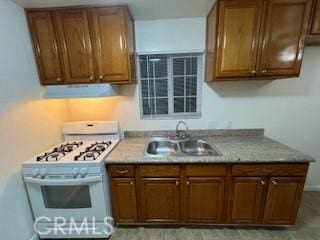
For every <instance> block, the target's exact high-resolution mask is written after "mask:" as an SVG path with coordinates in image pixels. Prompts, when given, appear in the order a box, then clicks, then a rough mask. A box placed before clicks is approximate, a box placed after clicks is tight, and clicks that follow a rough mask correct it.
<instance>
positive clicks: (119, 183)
mask: <svg viewBox="0 0 320 240" xmlns="http://www.w3.org/2000/svg"><path fill="white" fill-rule="evenodd" d="M111 191H112V202H113V203H116V204H113V213H114V218H115V221H116V222H117V223H134V222H137V221H138V214H137V200H136V186H135V182H134V179H132V178H112V179H111Z"/></svg>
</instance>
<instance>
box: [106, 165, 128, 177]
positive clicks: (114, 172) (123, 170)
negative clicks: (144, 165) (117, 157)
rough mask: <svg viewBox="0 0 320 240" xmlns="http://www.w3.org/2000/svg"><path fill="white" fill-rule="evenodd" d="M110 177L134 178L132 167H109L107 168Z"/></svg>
mask: <svg viewBox="0 0 320 240" xmlns="http://www.w3.org/2000/svg"><path fill="white" fill-rule="evenodd" d="M109 173H110V175H111V177H134V167H133V165H111V166H110V167H109Z"/></svg>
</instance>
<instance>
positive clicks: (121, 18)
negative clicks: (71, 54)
mask: <svg viewBox="0 0 320 240" xmlns="http://www.w3.org/2000/svg"><path fill="white" fill-rule="evenodd" d="M92 16H93V30H94V36H95V37H94V48H95V53H96V60H97V69H98V75H99V81H100V82H128V81H131V77H132V76H131V66H130V54H129V51H130V49H129V48H130V46H129V44H130V42H129V38H128V35H129V32H128V31H127V28H128V27H127V21H126V20H127V19H130V16H129V14H128V11H127V9H126V8H121V7H114V8H96V9H94V10H93V11H92ZM129 24H130V23H129Z"/></svg>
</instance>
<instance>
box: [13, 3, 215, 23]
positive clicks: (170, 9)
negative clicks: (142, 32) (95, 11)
mask: <svg viewBox="0 0 320 240" xmlns="http://www.w3.org/2000/svg"><path fill="white" fill-rule="evenodd" d="M12 1H14V2H16V3H18V4H19V5H20V6H22V7H24V8H39V7H62V6H77V5H94V4H106V5H117V4H128V5H129V8H130V11H131V13H132V15H133V17H134V19H135V20H155V19H171V18H189V17H204V16H206V15H207V13H208V12H209V10H210V8H211V6H212V5H213V3H214V2H215V0H12Z"/></svg>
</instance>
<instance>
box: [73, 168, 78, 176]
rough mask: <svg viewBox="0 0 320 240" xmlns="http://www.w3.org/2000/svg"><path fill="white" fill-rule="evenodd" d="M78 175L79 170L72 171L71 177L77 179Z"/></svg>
mask: <svg viewBox="0 0 320 240" xmlns="http://www.w3.org/2000/svg"><path fill="white" fill-rule="evenodd" d="M78 175H79V168H75V169H73V176H74V177H77V176H78Z"/></svg>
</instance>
